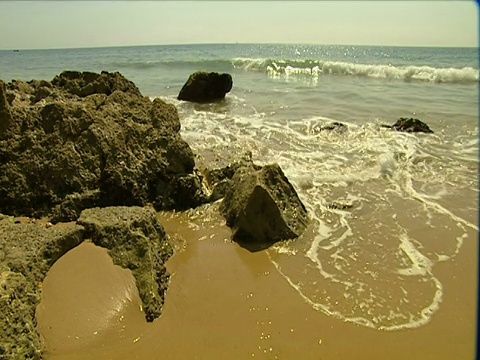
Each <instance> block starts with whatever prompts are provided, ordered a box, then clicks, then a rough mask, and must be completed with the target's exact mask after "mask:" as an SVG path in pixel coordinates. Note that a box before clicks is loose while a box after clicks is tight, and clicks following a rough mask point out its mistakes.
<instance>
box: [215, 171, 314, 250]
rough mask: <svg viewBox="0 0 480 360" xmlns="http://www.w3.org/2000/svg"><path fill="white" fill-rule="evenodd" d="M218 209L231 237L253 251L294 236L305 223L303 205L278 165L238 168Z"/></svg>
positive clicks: (300, 232)
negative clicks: (229, 229) (230, 232)
mask: <svg viewBox="0 0 480 360" xmlns="http://www.w3.org/2000/svg"><path fill="white" fill-rule="evenodd" d="M220 211H221V212H222V214H223V215H224V217H225V219H226V221H227V225H228V226H229V227H231V228H232V231H233V239H234V240H235V241H237V242H239V243H240V244H242V245H243V246H245V247H246V248H248V249H250V250H253V251H254V250H260V249H264V248H266V247H268V246H270V245H271V244H273V243H275V242H277V241H280V240H286V239H293V238H296V237H298V236H300V235H301V234H302V233H303V231H304V230H305V228H306V226H307V224H308V216H307V211H306V209H305V206H304V205H303V204H302V202H301V201H300V199H299V198H298V195H297V193H296V192H295V189H294V188H293V186H292V185H291V184H290V182H289V181H288V179H287V178H286V177H285V175H284V173H283V171H282V170H281V168H280V166H278V165H277V164H273V165H266V166H264V167H262V168H261V169H259V170H257V169H255V168H253V167H242V168H240V169H238V170H237V171H236V172H235V175H234V176H233V177H232V180H231V185H230V186H229V187H228V189H227V192H226V195H225V198H224V199H223V202H222V204H221V206H220Z"/></svg>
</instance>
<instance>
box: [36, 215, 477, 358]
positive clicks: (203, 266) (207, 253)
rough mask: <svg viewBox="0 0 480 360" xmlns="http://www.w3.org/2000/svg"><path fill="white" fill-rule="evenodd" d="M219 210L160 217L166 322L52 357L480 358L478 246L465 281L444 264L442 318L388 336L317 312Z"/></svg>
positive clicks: (470, 254)
mask: <svg viewBox="0 0 480 360" xmlns="http://www.w3.org/2000/svg"><path fill="white" fill-rule="evenodd" d="M212 208H214V206H209V207H205V208H203V209H201V210H198V211H196V212H195V215H193V216H192V214H193V213H192V212H191V211H190V212H186V213H158V217H159V219H160V222H161V223H162V225H163V226H164V227H165V230H166V231H167V234H169V236H170V239H172V242H173V246H174V247H175V248H176V253H175V255H174V256H173V257H172V258H171V259H170V260H169V261H168V262H167V264H166V266H167V269H168V271H169V272H170V273H171V274H172V277H171V280H170V286H169V289H168V291H167V294H166V300H165V305H164V308H163V313H162V315H161V316H160V318H158V319H157V320H156V321H154V322H153V323H150V324H146V323H145V322H144V321H143V320H142V322H143V323H142V322H138V321H136V320H132V321H130V322H129V321H127V322H124V323H123V325H124V326H126V327H127V328H129V329H131V330H132V331H131V332H129V334H131V335H129V336H130V337H129V338H128V339H123V340H122V339H120V338H119V335H120V334H116V335H115V334H114V336H113V337H110V338H109V337H106V338H104V339H105V341H103V342H102V341H100V342H96V343H91V344H90V345H89V346H87V348H83V349H82V348H78V349H77V351H75V352H70V353H63V354H56V353H52V352H50V351H49V349H48V348H47V351H46V353H45V358H46V359H58V360H60V359H89V358H90V359H91V358H96V359H107V358H112V357H113V358H116V359H131V358H135V357H136V358H138V359H146V358H150V359H192V358H199V359H203V358H208V359H224V358H225V357H226V356H230V357H233V358H237V359H250V358H260V359H292V358H302V359H318V358H321V359H337V358H345V359H347V358H356V359H386V358H388V359H398V360H401V359H402V360H403V359H405V358H421V359H424V360H430V359H432V360H433V359H445V360H447V359H453V358H457V359H467V358H473V356H474V353H475V346H474V345H475V321H473V320H474V319H476V316H475V315H476V309H475V304H476V301H475V299H476V291H474V289H475V286H474V284H476V272H471V271H470V269H472V267H475V266H476V254H477V252H476V247H477V244H476V241H468V242H467V243H466V244H464V247H462V249H461V250H460V253H459V254H458V255H457V258H456V259H455V265H454V266H455V267H456V270H457V272H456V273H455V274H452V273H451V272H450V270H449V266H442V265H443V264H442V263H439V264H438V265H437V266H436V267H435V269H434V271H435V273H436V275H437V276H438V277H439V278H440V279H442V283H443V284H444V288H445V292H446V294H447V296H446V297H445V298H444V301H443V302H442V304H441V306H440V310H439V311H438V313H436V314H435V315H434V316H433V318H432V320H431V321H430V322H429V323H428V324H426V325H424V326H422V327H420V328H417V329H409V330H402V331H390V332H386V331H378V330H373V329H370V328H366V327H362V326H358V325H354V324H349V323H345V322H342V321H340V320H337V319H334V318H331V317H328V316H326V315H324V314H323V313H321V312H319V311H315V310H314V309H313V308H312V307H311V306H309V305H308V304H307V303H306V302H305V301H304V300H303V299H302V298H301V297H300V296H299V295H298V294H297V293H296V292H295V290H294V289H293V288H292V287H291V286H289V285H288V284H287V282H286V281H285V279H284V278H282V277H281V276H280V274H279V273H278V272H277V271H276V270H275V267H274V265H273V264H272V262H271V261H270V260H269V258H268V254H267V253H266V252H265V251H261V252H256V253H250V252H248V251H247V250H245V249H243V248H241V247H240V246H239V245H238V244H236V243H233V242H231V241H230V238H229V237H230V229H228V228H227V227H226V226H224V225H222V221H221V218H220V217H219V216H217V215H216V214H215V212H214V211H213V209H212ZM53 286H55V285H53ZM455 293H456V294H461V295H462V296H461V298H459V297H456V296H454V295H453V294H455ZM137 315H138V314H137ZM131 319H134V317H132V318H131ZM469 319H470V321H469ZM77 325H78V323H77ZM446 329H448V331H445V330H446ZM467 334H470V336H468V335H467ZM406 344H408V346H405V345H406ZM192 354H195V357H192Z"/></svg>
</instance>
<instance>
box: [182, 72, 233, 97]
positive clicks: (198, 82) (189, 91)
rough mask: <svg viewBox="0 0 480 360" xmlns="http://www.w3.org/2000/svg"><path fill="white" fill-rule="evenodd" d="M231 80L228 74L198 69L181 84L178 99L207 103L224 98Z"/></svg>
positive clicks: (231, 84)
mask: <svg viewBox="0 0 480 360" xmlns="http://www.w3.org/2000/svg"><path fill="white" fill-rule="evenodd" d="M232 86H233V80H232V76H231V75H230V74H225V73H224V74H219V73H216V72H211V73H208V72H204V71H198V72H195V73H193V74H192V75H190V77H189V78H188V80H187V82H186V83H185V85H183V87H182V89H181V90H180V93H179V94H178V100H185V101H192V102H197V103H207V102H213V101H216V100H221V99H223V98H225V94H226V93H227V92H229V91H230V90H231V89H232Z"/></svg>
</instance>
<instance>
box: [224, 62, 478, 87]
mask: <svg viewBox="0 0 480 360" xmlns="http://www.w3.org/2000/svg"><path fill="white" fill-rule="evenodd" d="M233 66H234V67H235V68H239V69H243V70H246V71H262V72H266V73H267V74H268V75H269V76H271V77H279V76H285V77H293V76H311V77H315V78H317V77H319V76H321V75H349V76H364V77H370V78H378V79H392V80H403V81H412V80H417V81H426V82H432V83H478V80H479V71H478V69H474V68H472V67H464V68H461V69H457V68H436V67H430V66H394V65H391V64H384V65H372V64H357V63H349V62H342V61H320V60H319V61H315V60H274V59H262V58H256V59H255V58H237V59H234V60H233Z"/></svg>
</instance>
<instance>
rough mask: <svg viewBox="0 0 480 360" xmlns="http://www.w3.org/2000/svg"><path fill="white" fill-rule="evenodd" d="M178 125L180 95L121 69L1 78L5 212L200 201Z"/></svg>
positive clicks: (72, 213) (70, 213)
mask: <svg viewBox="0 0 480 360" xmlns="http://www.w3.org/2000/svg"><path fill="white" fill-rule="evenodd" d="M179 130H180V122H179V118H178V114H177V110H176V108H175V106H174V105H171V104H166V103H165V102H163V101H162V100H160V99H155V100H154V101H151V100H150V99H149V98H147V97H143V96H142V95H141V94H140V91H139V90H138V88H137V87H136V86H135V84H133V83H132V82H131V81H129V80H127V79H125V78H124V77H123V76H122V75H120V74H119V73H108V72H102V73H101V74H96V73H89V72H83V73H81V72H73V71H66V72H63V73H62V74H60V75H59V76H56V77H55V78H54V79H53V80H52V82H47V81H30V82H28V83H25V82H22V81H12V82H11V83H8V84H5V83H3V82H2V81H0V212H3V213H5V214H10V215H26V216H33V217H40V216H44V215H51V216H53V220H54V221H67V220H74V219H76V218H77V217H78V215H79V212H80V211H81V210H82V209H84V208H87V207H93V206H110V205H139V206H144V205H146V204H153V205H154V206H155V208H156V209H185V208H189V207H195V206H197V205H199V204H201V203H202V202H204V201H205V200H206V199H205V196H204V195H203V193H202V191H201V187H200V184H201V179H199V177H198V175H197V174H196V173H195V172H194V171H193V169H194V165H195V162H194V156H193V153H192V151H191V149H190V147H189V146H188V144H187V143H186V142H185V141H183V140H182V138H181V137H180V134H179ZM53 208H54V210H53V213H52V209H53Z"/></svg>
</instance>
